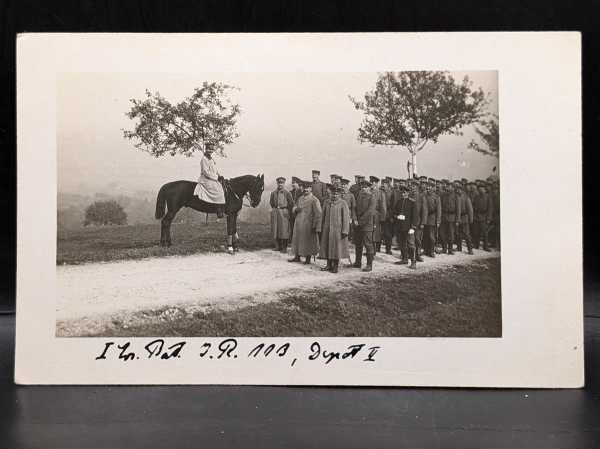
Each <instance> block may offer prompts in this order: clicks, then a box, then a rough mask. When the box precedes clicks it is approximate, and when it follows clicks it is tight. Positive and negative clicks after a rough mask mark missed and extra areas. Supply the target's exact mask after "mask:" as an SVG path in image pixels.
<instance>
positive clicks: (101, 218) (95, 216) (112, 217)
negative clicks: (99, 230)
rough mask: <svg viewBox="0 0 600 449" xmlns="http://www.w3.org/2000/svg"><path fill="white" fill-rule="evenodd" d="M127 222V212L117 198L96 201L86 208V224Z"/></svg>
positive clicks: (119, 223) (120, 223) (103, 224)
mask: <svg viewBox="0 0 600 449" xmlns="http://www.w3.org/2000/svg"><path fill="white" fill-rule="evenodd" d="M90 224H93V225H101V226H106V225H111V224H115V225H123V224H127V214H126V213H125V211H124V210H123V208H122V207H121V205H120V204H119V203H117V202H116V201H115V200H108V201H95V202H93V203H92V204H90V205H89V206H88V207H87V208H86V209H85V220H84V222H83V225H84V226H88V225H90Z"/></svg>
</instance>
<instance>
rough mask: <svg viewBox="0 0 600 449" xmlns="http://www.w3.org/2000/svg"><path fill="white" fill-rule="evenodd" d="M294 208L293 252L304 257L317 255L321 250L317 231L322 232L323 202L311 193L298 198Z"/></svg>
mask: <svg viewBox="0 0 600 449" xmlns="http://www.w3.org/2000/svg"><path fill="white" fill-rule="evenodd" d="M294 210H295V213H296V219H295V221H294V236H293V238H292V252H293V253H294V254H295V255H297V256H302V257H304V256H315V255H317V254H318V252H319V238H318V236H317V232H321V213H322V211H321V204H320V203H319V200H318V199H317V198H316V197H315V196H314V195H313V194H311V193H309V194H307V195H302V196H301V197H300V198H298V204H297V205H296V207H295V208H294Z"/></svg>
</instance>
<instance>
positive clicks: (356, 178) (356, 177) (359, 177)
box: [354, 175, 364, 181]
mask: <svg viewBox="0 0 600 449" xmlns="http://www.w3.org/2000/svg"><path fill="white" fill-rule="evenodd" d="M361 178H364V176H363V175H354V179H355V180H356V181H358V180H359V179H361Z"/></svg>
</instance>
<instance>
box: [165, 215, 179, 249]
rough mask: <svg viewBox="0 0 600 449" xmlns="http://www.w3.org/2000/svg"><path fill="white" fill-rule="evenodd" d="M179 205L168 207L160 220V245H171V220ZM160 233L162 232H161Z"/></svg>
mask: <svg viewBox="0 0 600 449" xmlns="http://www.w3.org/2000/svg"><path fill="white" fill-rule="evenodd" d="M179 209H180V208H179V207H178V208H173V209H171V208H169V210H168V211H167V213H166V215H165V216H164V217H163V219H162V221H161V231H162V230H163V228H164V243H163V240H162V237H161V245H162V246H171V222H172V221H173V219H174V218H175V215H177V212H179ZM161 234H162V232H161Z"/></svg>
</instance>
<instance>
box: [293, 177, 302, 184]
mask: <svg viewBox="0 0 600 449" xmlns="http://www.w3.org/2000/svg"><path fill="white" fill-rule="evenodd" d="M301 182H302V181H301V180H300V178H298V177H296V176H292V184H300V183H301Z"/></svg>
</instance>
